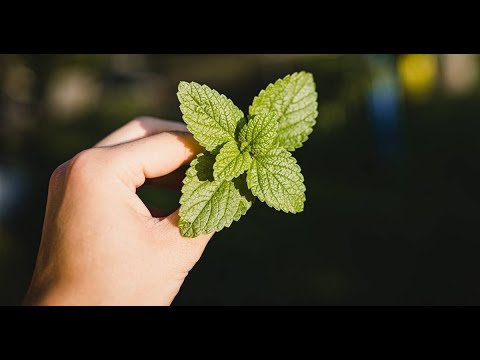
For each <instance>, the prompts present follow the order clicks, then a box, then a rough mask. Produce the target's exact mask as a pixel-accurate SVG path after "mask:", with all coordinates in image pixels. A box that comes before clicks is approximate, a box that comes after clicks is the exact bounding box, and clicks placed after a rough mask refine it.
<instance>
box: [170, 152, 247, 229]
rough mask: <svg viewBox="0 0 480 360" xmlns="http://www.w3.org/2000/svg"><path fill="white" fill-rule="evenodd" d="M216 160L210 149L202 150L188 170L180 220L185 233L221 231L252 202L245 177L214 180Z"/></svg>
mask: <svg viewBox="0 0 480 360" xmlns="http://www.w3.org/2000/svg"><path fill="white" fill-rule="evenodd" d="M214 162H215V157H214V156H213V155H211V154H210V153H203V154H200V155H198V156H197V158H196V159H194V160H193V161H192V162H191V164H190V168H189V169H188V170H187V172H186V176H185V179H184V180H183V183H184V185H183V187H182V196H181V197H180V204H181V206H180V211H179V215H180V220H179V222H178V226H179V228H180V233H181V234H182V236H186V237H196V236H198V235H200V234H208V233H210V232H212V231H214V230H215V231H220V230H221V229H223V228H224V227H229V226H230V225H231V224H232V222H233V221H234V220H235V221H236V220H238V219H240V217H241V216H242V215H244V214H245V213H246V212H247V210H248V209H249V208H250V207H251V205H252V202H253V195H251V193H250V191H248V189H247V186H246V185H245V177H244V176H240V177H238V178H237V179H234V181H225V180H214V179H213V164H214Z"/></svg>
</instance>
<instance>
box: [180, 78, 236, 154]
mask: <svg viewBox="0 0 480 360" xmlns="http://www.w3.org/2000/svg"><path fill="white" fill-rule="evenodd" d="M177 97H178V99H179V100H180V110H181V111H182V113H183V120H184V121H185V123H186V124H187V128H188V130H189V131H190V132H191V133H192V134H193V137H194V138H195V139H196V140H197V141H198V142H199V144H200V145H202V146H203V147H204V148H205V149H207V150H209V151H210V150H213V149H215V147H217V146H218V145H221V144H223V143H225V142H227V141H230V140H234V139H235V130H236V128H237V123H238V121H239V120H240V119H242V118H243V112H242V111H241V110H240V109H238V108H237V107H236V106H235V105H234V104H233V102H232V101H231V100H230V99H228V98H227V97H226V96H225V95H221V94H219V93H218V92H217V91H216V90H213V89H210V88H209V87H208V86H207V85H199V84H197V83H195V82H190V83H187V82H185V81H181V82H180V84H179V85H178V92H177Z"/></svg>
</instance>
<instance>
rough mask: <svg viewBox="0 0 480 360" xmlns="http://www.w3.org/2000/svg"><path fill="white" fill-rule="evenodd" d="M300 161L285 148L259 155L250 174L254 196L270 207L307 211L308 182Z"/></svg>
mask: <svg viewBox="0 0 480 360" xmlns="http://www.w3.org/2000/svg"><path fill="white" fill-rule="evenodd" d="M300 171H301V169H300V166H298V164H297V160H296V159H295V158H294V157H293V156H292V154H291V153H290V152H288V151H287V150H285V149H283V148H274V149H271V150H270V151H269V152H267V153H266V154H263V155H259V156H256V157H255V158H254V159H253V161H252V164H251V165H250V169H249V170H248V173H247V184H248V187H249V188H250V190H252V193H253V195H255V196H256V197H258V199H259V200H260V201H263V202H265V203H267V205H269V206H270V207H273V208H275V209H277V210H283V211H285V212H287V213H288V212H291V213H298V212H301V211H303V203H304V202H305V190H306V189H305V185H304V184H303V175H302V173H301V172H300Z"/></svg>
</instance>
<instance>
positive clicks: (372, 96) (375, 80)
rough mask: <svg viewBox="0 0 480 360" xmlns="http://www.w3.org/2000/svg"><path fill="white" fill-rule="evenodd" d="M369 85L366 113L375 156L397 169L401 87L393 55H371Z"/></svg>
mask: <svg viewBox="0 0 480 360" xmlns="http://www.w3.org/2000/svg"><path fill="white" fill-rule="evenodd" d="M368 59H369V63H370V65H371V68H372V84H371V88H370V90H369V94H368V112H369V117H370V119H371V121H372V124H373V128H374V132H375V141H376V144H377V154H378V157H379V158H380V160H381V161H382V162H383V163H384V164H386V165H396V164H397V163H398V161H399V155H400V134H399V129H400V85H399V82H398V78H397V73H396V66H395V57H394V56H393V55H371V56H369V57H368Z"/></svg>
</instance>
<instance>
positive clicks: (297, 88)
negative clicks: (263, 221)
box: [177, 71, 318, 237]
mask: <svg viewBox="0 0 480 360" xmlns="http://www.w3.org/2000/svg"><path fill="white" fill-rule="evenodd" d="M177 96H178V99H179V101H180V109H181V111H182V113H183V119H184V121H185V123H186V124H187V128H188V129H189V131H190V132H191V133H192V134H193V136H194V138H195V139H196V140H197V141H198V142H199V143H200V145H202V146H203V147H204V148H205V149H206V151H205V152H204V153H202V154H199V155H198V156H197V157H196V159H194V160H193V161H192V162H191V163H190V168H189V169H188V170H187V172H186V176H185V179H184V180H183V183H184V185H183V188H182V196H181V198H180V204H181V206H180V213H179V215H180V220H179V228H180V232H181V234H182V236H186V237H196V236H198V235H200V234H207V233H210V232H211V231H214V230H215V231H220V230H221V229H223V228H224V227H229V226H230V225H231V224H232V222H233V221H237V220H238V219H240V217H241V216H242V215H244V214H245V213H246V212H247V211H248V209H249V208H250V207H251V206H252V204H253V202H254V200H255V197H257V198H258V199H259V200H260V201H263V202H265V203H266V204H267V205H269V206H270V207H273V208H275V209H277V210H282V211H284V212H287V213H298V212H301V211H303V208H304V202H305V191H306V188H305V185H304V183H303V180H304V179H303V175H302V173H301V169H300V166H299V165H298V164H297V160H296V159H295V158H294V157H293V155H292V154H291V151H295V149H297V148H299V147H301V146H302V144H303V143H304V142H305V141H306V140H307V139H308V136H309V135H310V133H311V132H312V130H313V126H314V125H315V121H316V120H315V119H316V117H317V115H318V112H317V92H316V91H315V83H314V81H313V76H312V74H310V73H307V72H304V71H302V72H298V73H294V74H291V75H287V76H286V77H284V78H283V79H280V80H277V81H276V82H275V83H274V84H270V85H269V86H268V87H267V88H266V89H265V90H262V91H261V92H260V94H259V95H258V96H256V97H255V98H254V100H253V103H252V105H251V106H250V108H249V114H248V117H247V118H245V117H244V114H243V112H242V111H241V110H240V109H238V108H237V107H236V106H235V104H234V103H233V102H232V101H231V100H230V99H228V98H227V97H225V95H221V94H219V93H218V92H217V91H216V90H213V89H210V88H209V87H208V86H206V85H199V84H197V83H195V82H190V83H187V82H184V81H182V82H180V84H179V86H178V93H177Z"/></svg>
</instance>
